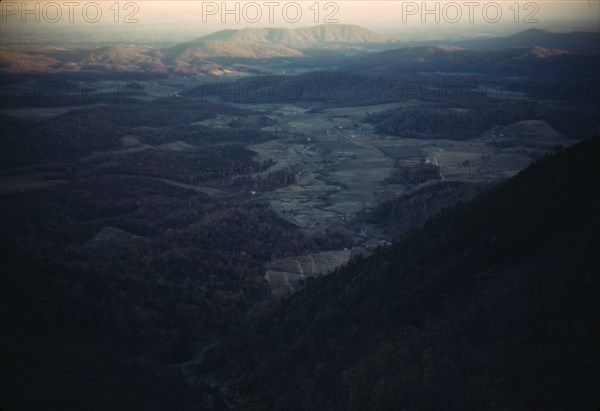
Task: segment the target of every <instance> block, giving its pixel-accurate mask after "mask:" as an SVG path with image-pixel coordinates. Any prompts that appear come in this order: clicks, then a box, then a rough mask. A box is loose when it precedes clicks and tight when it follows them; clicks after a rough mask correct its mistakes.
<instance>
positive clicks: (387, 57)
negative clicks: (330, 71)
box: [344, 46, 600, 78]
mask: <svg viewBox="0 0 600 411" xmlns="http://www.w3.org/2000/svg"><path fill="white" fill-rule="evenodd" d="M344 64H345V65H346V66H347V67H349V68H350V69H352V70H353V71H364V72H368V73H370V74H395V73H398V72H447V73H452V72H453V73H456V72H459V73H487V74H501V75H541V76H566V77H586V78H595V77H596V76H597V73H598V72H599V71H600V61H599V60H598V56H597V55H593V54H580V53H570V52H566V51H564V50H556V49H552V50H551V49H545V48H542V47H537V46H536V47H528V48H509V49H502V50H493V51H479V50H469V49H464V48H459V47H449V46H422V47H408V48H403V49H396V50H387V51H382V52H379V53H368V54H366V55H364V54H363V55H359V56H355V57H353V58H350V59H348V61H347V62H345V63H344Z"/></svg>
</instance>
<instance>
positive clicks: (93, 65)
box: [0, 25, 600, 76]
mask: <svg viewBox="0 0 600 411" xmlns="http://www.w3.org/2000/svg"><path fill="white" fill-rule="evenodd" d="M435 43H437V42H434V44H435ZM463 43H464V44H460V43H456V42H454V43H452V42H449V44H450V45H451V47H446V46H442V45H438V46H433V47H432V46H427V47H416V48H415V47H410V48H403V47H405V43H402V42H399V41H397V40H394V39H392V38H390V37H387V36H384V35H381V34H378V33H375V32H373V31H370V30H367V29H365V28H362V27H359V26H354V25H320V26H314V27H306V28H297V29H287V28H280V29H279V28H245V29H241V30H223V31H219V32H216V33H213V34H210V35H208V36H204V37H201V38H198V39H196V40H194V41H190V42H186V43H181V44H177V45H174V46H171V47H166V48H149V47H135V46H128V47H124V46H109V47H103V48H99V49H95V50H77V51H76V52H73V51H68V50H66V51H65V52H62V53H61V52H57V51H56V50H50V51H47V52H43V51H41V52H40V51H38V52H25V51H19V50H16V49H10V48H3V49H2V53H1V55H0V69H1V70H2V71H4V72H12V73H24V72H41V71H44V72H46V73H48V72H70V71H75V72H76V71H98V70H104V71H107V70H108V71H111V72H113V73H114V72H146V73H168V72H172V73H182V74H194V73H196V74H202V73H203V74H206V73H208V74H223V73H228V72H229V73H231V72H237V69H231V68H230V67H228V65H227V63H228V62H227V61H225V62H224V60H223V59H225V60H227V59H231V58H237V59H238V60H248V61H250V62H254V63H253V64H260V61H259V60H265V62H268V61H270V60H273V59H289V58H293V59H297V58H302V57H315V58H320V57H321V56H322V54H323V52H327V56H326V58H328V59H329V60H331V59H332V58H335V61H330V62H333V63H335V64H338V65H342V66H345V67H346V68H348V69H351V70H353V69H359V70H360V69H365V70H367V69H368V70H373V71H374V72H383V71H385V70H399V71H431V70H437V71H457V72H479V71H481V72H494V71H501V70H506V72H507V73H508V72H511V73H513V74H533V73H531V71H532V68H533V69H534V70H536V71H537V72H538V73H542V72H546V73H547V74H552V75H562V74H565V73H566V72H568V71H569V70H565V69H563V68H560V67H561V66H562V65H564V64H563V63H566V64H568V65H570V66H574V65H577V66H579V67H580V68H581V67H585V68H583V69H582V71H575V72H573V73H572V74H573V75H576V76H579V75H582V73H585V75H588V73H590V72H591V73H595V72H596V67H597V65H598V61H597V60H598V59H597V58H596V57H594V56H589V55H587V54H589V53H592V54H594V53H598V50H600V45H599V43H598V33H587V32H572V33H552V32H547V31H543V30H538V29H531V30H526V31H524V32H520V33H517V34H515V35H512V36H509V37H504V38H490V39H483V40H469V41H465V42H463ZM465 47H466V48H465ZM481 48H486V51H485V52H483V51H480V52H477V51H474V50H469V49H475V50H477V49H481ZM382 49H387V50H388V51H385V52H381V53H379V54H374V53H375V52H377V51H378V50H382ZM392 49H395V50H392ZM368 50H371V51H372V52H371V53H368V55H365V54H364V53H365V52H366V51H368ZM489 50H495V51H494V52H493V53H490V52H489ZM348 53H351V54H358V55H357V56H356V57H355V58H354V59H352V58H351V59H345V58H344V57H346V55H347V54H348ZM581 53H583V54H585V56H581V55H580V54H581ZM362 56H364V57H362ZM557 62H558V64H559V68H555V69H548V71H547V70H546V68H545V67H546V66H551V67H554V66H555V63H557ZM229 63H230V62H229ZM253 70H255V69H253ZM242 71H243V69H242Z"/></svg>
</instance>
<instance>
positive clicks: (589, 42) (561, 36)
mask: <svg viewBox="0 0 600 411" xmlns="http://www.w3.org/2000/svg"><path fill="white" fill-rule="evenodd" d="M478 43H479V47H483V48H489V49H492V48H493V49H504V48H512V47H534V46H539V47H544V48H549V49H561V50H567V51H572V52H578V53H598V52H599V51H600V33H598V32H586V31H573V32H570V33H556V32H551V31H547V30H541V29H529V30H525V31H521V32H519V33H516V34H513V35H512V36H508V37H496V38H491V39H487V40H479V41H478ZM467 44H468V43H467Z"/></svg>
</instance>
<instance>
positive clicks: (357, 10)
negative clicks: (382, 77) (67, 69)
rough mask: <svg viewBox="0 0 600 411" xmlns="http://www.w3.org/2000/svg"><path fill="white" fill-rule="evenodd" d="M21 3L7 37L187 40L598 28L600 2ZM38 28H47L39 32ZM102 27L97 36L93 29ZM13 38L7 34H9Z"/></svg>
mask: <svg viewBox="0 0 600 411" xmlns="http://www.w3.org/2000/svg"><path fill="white" fill-rule="evenodd" d="M25 3H26V7H25V8H24V7H23V6H22V4H23V2H22V1H7V0H2V1H1V2H0V8H1V19H2V20H1V25H0V34H1V35H2V39H3V40H2V42H3V43H4V42H5V41H14V39H15V38H20V39H26V40H27V41H29V42H34V41H35V39H36V36H39V41H40V42H43V41H44V40H45V39H46V40H47V39H48V38H47V37H45V36H47V35H48V33H49V34H50V36H51V35H52V33H53V32H55V33H62V35H63V36H65V35H66V34H65V33H68V36H69V40H70V41H71V42H72V41H77V38H78V37H81V38H82V39H84V38H85V39H88V40H89V37H90V36H94V35H95V36H98V35H99V36H101V38H103V39H107V38H110V37H111V35H114V36H115V37H116V38H118V40H119V41H125V40H127V38H128V36H130V39H131V40H134V41H140V40H142V39H143V38H144V37H145V36H147V37H148V39H149V40H153V39H157V38H164V39H165V40H166V39H167V38H169V39H172V40H173V41H181V40H187V39H190V38H194V36H198V35H203V34H207V33H210V32H214V31H217V30H222V29H229V28H243V27H289V28H292V27H306V26H312V25H315V24H323V23H333V24H335V23H337V24H357V25H361V26H364V27H366V28H369V29H371V30H374V31H380V32H386V33H395V34H396V35H398V36H403V37H413V38H414V37H415V36H423V37H430V38H435V37H444V36H479V35H494V34H499V33H515V32H518V31H521V30H526V29H528V28H546V29H552V30H557V31H569V30H578V29H579V30H594V29H596V30H597V29H598V27H599V26H600V7H599V6H600V4H599V0H583V1H578V0H568V1H564V0H563V1H549V0H542V1H535V2H528V1H520V2H517V1H514V0H510V1H501V0H500V1H488V0H485V1H469V0H467V1H456V2H453V1H427V2H423V1H397V0H387V1H318V2H317V1H314V0H313V1H302V0H300V1H296V2H293V1H270V0H265V1H261V0H259V1H254V2H251V1H226V2H222V1H214V2H213V1H197V0H188V1H159V0H141V1H131V2H128V1H116V0H108V1H105V0H99V1H96V2H93V1H72V0H66V1H61V0H59V1H55V2H51V1H26V2H25ZM39 33H45V34H43V35H40V34H39ZM94 33H95V34H94ZM7 39H8V40H7Z"/></svg>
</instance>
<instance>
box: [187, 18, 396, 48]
mask: <svg viewBox="0 0 600 411" xmlns="http://www.w3.org/2000/svg"><path fill="white" fill-rule="evenodd" d="M199 40H201V41H205V40H223V41H242V42H257V43H271V44H280V45H284V46H288V47H295V48H312V47H318V46H323V45H327V44H335V43H356V44H364V43H386V42H391V41H393V39H392V38H391V37H387V36H384V35H381V34H378V33H375V32H373V31H371V30H367V29H365V28H363V27H360V26H355V25H346V24H324V25H320V26H315V27H302V28H297V29H286V28H245V29H242V30H222V31H218V32H216V33H213V34H210V35H208V36H204V37H201V38H200V39H199Z"/></svg>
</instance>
